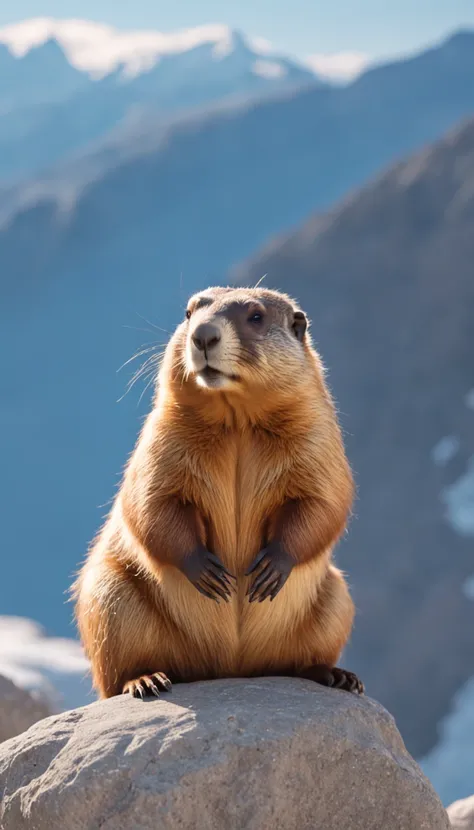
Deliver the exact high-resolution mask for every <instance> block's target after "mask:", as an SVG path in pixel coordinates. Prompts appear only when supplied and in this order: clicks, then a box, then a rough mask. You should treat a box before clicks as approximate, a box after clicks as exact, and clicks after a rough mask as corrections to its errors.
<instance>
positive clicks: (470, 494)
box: [440, 456, 474, 536]
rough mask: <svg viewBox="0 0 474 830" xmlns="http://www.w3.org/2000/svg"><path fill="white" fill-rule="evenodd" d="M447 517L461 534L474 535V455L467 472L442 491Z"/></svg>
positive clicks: (454, 528)
mask: <svg viewBox="0 0 474 830" xmlns="http://www.w3.org/2000/svg"><path fill="white" fill-rule="evenodd" d="M440 498H441V501H442V502H444V504H445V508H446V518H447V520H448V522H449V524H450V525H451V527H452V528H453V530H454V531H455V532H456V533H458V534H459V535H460V536H474V456H471V458H470V459H469V461H468V465H467V470H466V472H465V473H464V474H463V475H462V476H460V477H459V478H458V479H456V481H454V482H453V484H450V485H449V486H447V487H445V488H444V490H443V491H442V492H441V496H440Z"/></svg>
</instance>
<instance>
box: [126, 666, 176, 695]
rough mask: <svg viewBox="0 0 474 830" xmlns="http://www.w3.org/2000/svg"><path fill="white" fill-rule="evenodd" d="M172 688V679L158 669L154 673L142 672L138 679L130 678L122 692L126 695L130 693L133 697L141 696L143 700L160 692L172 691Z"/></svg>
mask: <svg viewBox="0 0 474 830" xmlns="http://www.w3.org/2000/svg"><path fill="white" fill-rule="evenodd" d="M171 688H172V687H171V680H169V679H168V678H167V677H166V674H163V672H161V671H157V672H154V673H153V674H142V675H141V676H140V677H137V678H136V680H129V681H128V682H127V683H124V686H123V689H122V693H123V694H124V695H126V694H129V695H131V696H132V697H141V699H142V700H143V699H144V698H145V697H149V696H150V695H155V697H159V696H160V692H171Z"/></svg>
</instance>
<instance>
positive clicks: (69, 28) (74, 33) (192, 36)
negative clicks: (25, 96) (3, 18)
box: [0, 17, 231, 74]
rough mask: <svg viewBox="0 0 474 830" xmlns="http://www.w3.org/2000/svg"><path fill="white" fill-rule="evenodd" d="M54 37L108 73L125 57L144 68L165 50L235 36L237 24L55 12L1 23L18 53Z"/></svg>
mask: <svg viewBox="0 0 474 830" xmlns="http://www.w3.org/2000/svg"><path fill="white" fill-rule="evenodd" d="M50 38H55V39H56V40H57V41H58V43H60V44H61V46H62V48H63V49H64V51H65V53H66V55H67V57H68V59H69V60H70V62H71V63H72V64H73V65H74V66H76V67H77V68H78V69H82V70H85V71H89V72H92V73H94V74H105V73H107V72H110V71H111V70H113V69H115V68H116V67H118V66H119V65H120V64H122V63H123V64H124V65H125V67H126V68H127V69H128V70H129V71H130V70H133V71H134V72H137V73H139V72H141V71H144V70H145V69H149V68H150V67H151V66H153V64H154V63H156V61H157V60H158V59H159V58H160V57H161V56H162V55H170V54H176V53H180V52H186V51H188V50H190V49H193V48H194V47H196V46H199V45H200V44H203V43H214V44H218V43H221V42H223V41H224V42H225V41H229V39H230V38H231V30H230V29H229V27H228V26H224V25H222V24H214V25H213V24H210V25H207V26H197V27H195V28H192V29H183V30H182V31H178V32H171V33H166V32H158V31H153V30H150V29H146V30H140V29H137V30H130V31H121V30H119V29H116V28H115V27H114V26H109V25H108V24H105V23H94V22H92V21H90V20H79V19H77V20H75V19H70V20H58V19H55V18H52V17H37V18H32V19H30V20H24V21H22V22H21V23H14V24H11V25H9V26H4V27H3V28H0V42H3V43H6V44H7V45H8V46H9V48H10V49H11V51H12V52H13V53H14V54H15V55H18V56H20V55H24V54H25V53H26V52H28V51H29V50H30V49H31V48H32V47H33V46H39V45H40V44H42V43H44V42H45V41H46V40H48V39H50Z"/></svg>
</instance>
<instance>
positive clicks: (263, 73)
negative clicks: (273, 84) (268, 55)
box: [252, 60, 287, 79]
mask: <svg viewBox="0 0 474 830" xmlns="http://www.w3.org/2000/svg"><path fill="white" fill-rule="evenodd" d="M252 72H253V73H254V75H259V76H260V77H261V78H269V79H272V78H283V77H284V76H285V75H286V74H287V71H286V68H285V67H284V66H283V64H281V63H278V62H277V61H265V60H263V61H262V60H259V61H255V63H254V65H253V67H252Z"/></svg>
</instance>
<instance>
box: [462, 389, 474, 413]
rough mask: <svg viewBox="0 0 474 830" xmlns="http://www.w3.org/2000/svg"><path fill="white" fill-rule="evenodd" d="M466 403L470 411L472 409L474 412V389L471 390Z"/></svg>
mask: <svg viewBox="0 0 474 830" xmlns="http://www.w3.org/2000/svg"><path fill="white" fill-rule="evenodd" d="M464 403H465V404H466V406H467V408H468V409H472V410H473V411H474V389H470V390H469V392H468V393H467V395H466V397H465V398H464Z"/></svg>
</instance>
